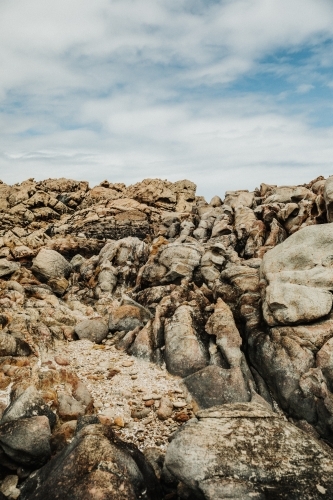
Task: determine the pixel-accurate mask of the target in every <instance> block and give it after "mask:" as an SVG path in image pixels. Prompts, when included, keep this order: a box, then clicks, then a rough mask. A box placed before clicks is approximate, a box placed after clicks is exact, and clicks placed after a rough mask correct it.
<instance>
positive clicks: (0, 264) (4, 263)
mask: <svg viewBox="0 0 333 500" xmlns="http://www.w3.org/2000/svg"><path fill="white" fill-rule="evenodd" d="M18 269H20V264H18V263H17V262H13V261H11V260H7V259H0V278H2V276H9V275H10V274H13V273H15V271H17V270H18Z"/></svg>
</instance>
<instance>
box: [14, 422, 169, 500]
mask: <svg viewBox="0 0 333 500" xmlns="http://www.w3.org/2000/svg"><path fill="white" fill-rule="evenodd" d="M21 491H22V492H21V497H22V500H44V499H45V498H48V499H49V500H57V499H59V500H60V499H63V500H67V499H68V500H85V499H86V500H88V499H89V500H90V499H91V498H103V499H110V500H111V499H113V498H117V499H119V500H122V499H124V500H125V499H126V500H132V499H133V500H137V499H139V498H146V499H147V500H148V499H149V500H159V499H160V498H162V497H161V492H160V487H159V484H158V481H157V479H156V476H155V474H154V471H153V469H152V467H151V466H150V465H149V464H148V462H146V460H145V458H144V456H143V455H142V453H141V452H139V451H138V450H136V449H135V447H133V446H131V445H130V444H127V443H124V442H122V441H121V440H119V439H118V438H116V436H115V435H114V433H113V432H112V430H111V429H110V428H108V427H103V426H101V425H88V426H86V427H84V428H83V429H82V430H81V431H80V432H78V434H77V435H76V436H75V438H74V440H73V441H72V442H71V444H70V445H69V446H67V448H65V449H64V450H63V451H62V452H61V453H60V454H59V455H57V456H56V457H54V458H53V459H52V460H51V462H49V463H48V464H47V465H46V466H45V467H43V468H42V469H40V470H39V471H37V472H35V473H34V474H32V476H30V478H29V479H28V481H27V482H26V483H25V485H24V486H23V488H22V490H21Z"/></svg>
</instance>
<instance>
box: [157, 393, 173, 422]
mask: <svg viewBox="0 0 333 500" xmlns="http://www.w3.org/2000/svg"><path fill="white" fill-rule="evenodd" d="M172 410H173V404H172V403H171V401H170V399H169V398H167V397H163V398H162V399H161V403H160V407H159V409H158V410H157V417H158V418H159V419H160V420H166V419H168V418H169V417H170V416H171V415H172Z"/></svg>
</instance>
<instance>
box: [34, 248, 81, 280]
mask: <svg viewBox="0 0 333 500" xmlns="http://www.w3.org/2000/svg"><path fill="white" fill-rule="evenodd" d="M32 262H33V264H32V267H31V271H32V272H33V273H34V274H35V276H37V278H38V279H40V280H41V281H44V282H47V281H49V280H50V279H57V278H68V276H69V274H70V272H71V270H72V266H71V265H70V263H69V262H68V261H67V260H66V259H65V258H64V257H63V256H62V255H61V254H60V253H58V252H56V251H55V250H49V249H46V248H42V249H41V250H40V251H39V253H38V255H37V257H35V259H33V261H32Z"/></svg>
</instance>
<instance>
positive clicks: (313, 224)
mask: <svg viewBox="0 0 333 500" xmlns="http://www.w3.org/2000/svg"><path fill="white" fill-rule="evenodd" d="M332 207H333V177H329V178H328V179H324V178H323V177H318V178H317V179H315V180H313V181H311V182H309V183H308V184H306V185H302V186H280V187H279V186H270V185H267V184H262V185H261V186H260V189H256V190H255V191H254V192H248V191H245V190H240V191H233V192H227V193H226V194H225V197H224V199H221V198H220V197H219V196H215V197H214V198H213V199H212V200H211V201H210V202H209V203H208V202H207V201H206V200H205V199H204V198H203V197H200V196H196V186H195V184H193V183H192V182H190V181H188V180H184V181H178V182H175V183H171V182H168V181H162V180H159V179H146V180H144V181H142V182H139V183H137V184H134V185H132V186H125V185H124V184H119V183H118V184H112V183H110V182H108V181H104V182H102V183H101V184H100V185H99V186H96V187H94V188H92V189H91V188H90V187H89V185H88V183H87V182H84V181H74V180H69V179H47V180H45V181H42V182H35V181H34V179H28V180H27V181H25V182H22V183H21V184H16V185H14V186H8V185H6V184H4V183H0V367H1V371H0V417H1V420H0V498H9V499H22V500H34V499H35V500H39V499H40V500H42V499H46V498H47V499H49V500H56V499H68V500H69V499H71V500H72V499H78V500H79V499H80V500H85V499H87V500H88V499H95V498H96V499H102V500H104V499H105V500H108V499H121V498H124V499H125V498H126V499H133V500H134V499H144V498H145V499H147V500H148V499H150V500H159V499H161V500H162V499H165V500H167V499H169V500H170V499H175V500H176V499H194V500H195V499H199V500H220V499H221V500H222V499H227V498H228V499H234V500H250V499H253V498H256V499H259V500H271V499H277V500H278V499H281V500H282V499H290V498H293V499H296V500H311V499H321V498H327V499H330V498H333V474H332V472H333V450H332V447H333V312H332V303H333V295H332V293H333V215H332V214H333V208H332Z"/></svg>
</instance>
